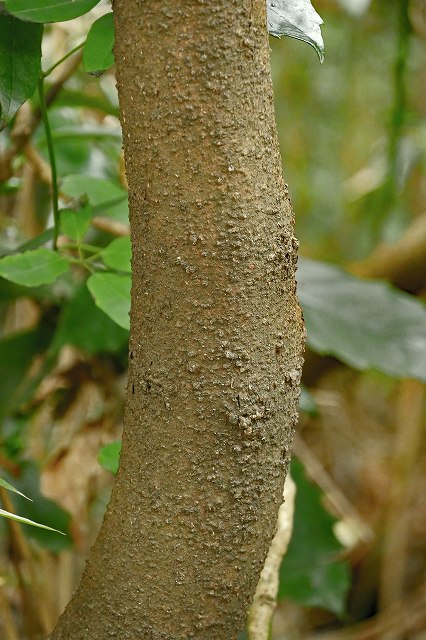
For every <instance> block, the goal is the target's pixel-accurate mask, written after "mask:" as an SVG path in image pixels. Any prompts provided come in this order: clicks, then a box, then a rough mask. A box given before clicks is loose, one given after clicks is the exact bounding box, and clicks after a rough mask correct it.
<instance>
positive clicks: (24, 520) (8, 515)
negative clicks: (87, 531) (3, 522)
mask: <svg viewBox="0 0 426 640" xmlns="http://www.w3.org/2000/svg"><path fill="white" fill-rule="evenodd" d="M0 516H2V517H3V518H8V519H9V520H16V522H20V523H21V524H30V525H31V526H32V527H39V529H47V530H48V531H55V533H60V534H61V536H64V535H65V533H63V532H62V531H59V530H58V529H53V528H52V527H48V526H46V525H45V524H40V522H35V521H34V520H30V519H29V518H23V517H22V516H18V515H16V514H15V513H10V512H9V511H5V510H4V509H0Z"/></svg>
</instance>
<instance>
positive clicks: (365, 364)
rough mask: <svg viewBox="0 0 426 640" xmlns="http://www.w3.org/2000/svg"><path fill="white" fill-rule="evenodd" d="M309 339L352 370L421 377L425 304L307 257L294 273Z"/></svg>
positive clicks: (424, 375)
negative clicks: (370, 370) (369, 370)
mask: <svg viewBox="0 0 426 640" xmlns="http://www.w3.org/2000/svg"><path fill="white" fill-rule="evenodd" d="M297 280H298V283H299V297H300V302H301V305H302V308H303V313H304V316H305V320H306V326H307V330H308V344H309V346H310V347H311V348H312V349H313V350H314V351H317V352H318V353H321V354H330V355H334V356H336V357H337V358H339V359H340V360H342V361H343V362H346V363H347V364H349V365H350V366H352V367H354V368H355V369H361V370H365V369H376V370H378V371H381V372H382V373H386V374H388V375H390V376H394V377H397V378H416V379H418V380H421V381H423V382H426V367H425V362H426V306H425V305H424V304H423V303H422V302H420V301H418V300H416V299H415V298H413V297H412V296H410V295H408V294H405V293H402V292H401V291H398V290H397V289H395V288H393V287H391V286H390V285H389V284H387V283H385V282H382V281H372V280H362V279H360V278H355V277H354V276H351V275H349V274H348V273H346V272H345V271H343V270H342V269H339V268H338V267H335V266H332V265H330V264H325V263H323V262H318V261H315V260H308V259H306V258H304V259H302V260H300V263H299V269H298V272H297Z"/></svg>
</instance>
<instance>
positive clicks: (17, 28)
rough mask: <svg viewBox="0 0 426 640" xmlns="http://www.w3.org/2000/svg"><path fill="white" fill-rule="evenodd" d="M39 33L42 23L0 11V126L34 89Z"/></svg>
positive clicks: (39, 44) (39, 67) (41, 31)
mask: <svg viewBox="0 0 426 640" xmlns="http://www.w3.org/2000/svg"><path fill="white" fill-rule="evenodd" d="M42 36H43V26H42V25H38V24H29V23H26V22H22V21H21V20H17V19H16V18H14V17H13V16H8V15H0V111H1V113H0V116H1V119H0V129H3V128H4V127H5V126H6V124H7V123H8V122H9V120H10V119H11V118H12V117H13V115H14V114H15V112H16V111H17V110H18V109H19V107H20V106H21V105H22V104H23V103H24V102H25V100H28V98H31V96H32V95H33V93H34V91H35V90H36V87H37V81H38V79H39V77H40V69H41V63H40V60H41V39H42Z"/></svg>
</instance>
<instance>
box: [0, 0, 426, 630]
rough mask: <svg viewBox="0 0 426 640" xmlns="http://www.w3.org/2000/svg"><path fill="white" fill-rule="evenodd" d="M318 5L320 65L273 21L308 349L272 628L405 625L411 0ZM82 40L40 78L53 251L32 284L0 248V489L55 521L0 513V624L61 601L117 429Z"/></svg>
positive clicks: (70, 42) (420, 480)
mask: <svg viewBox="0 0 426 640" xmlns="http://www.w3.org/2000/svg"><path fill="white" fill-rule="evenodd" d="M315 8H316V9H317V10H318V11H319V13H320V14H321V16H322V17H323V19H324V22H325V25H324V27H323V35H324V39H325V43H326V61H325V63H324V65H322V66H320V65H319V64H318V61H317V60H316V59H315V54H314V52H313V50H312V49H310V48H309V47H307V46H306V45H304V44H303V43H301V42H298V41H294V40H290V39H287V38H285V39H282V40H280V41H278V40H272V39H271V46H272V71H273V80H274V88H275V96H276V114H277V124H278V129H279V135H280V142H281V147H282V156H283V159H284V174H285V177H286V180H287V182H288V184H289V189H290V194H291V197H292V201H293V206H294V209H295V213H296V230H297V236H298V238H299V240H300V253H301V255H302V256H304V257H305V260H304V261H303V260H302V261H301V266H300V272H299V280H300V296H301V301H302V305H303V307H304V312H305V316H306V320H307V325H308V341H309V347H310V348H309V350H308V352H307V357H306V366H305V372H304V385H305V388H304V391H303V394H302V403H301V419H300V428H299V431H298V434H297V436H296V441H295V464H294V465H293V470H292V473H293V476H294V478H295V480H296V484H297V488H298V493H297V498H296V515H295V534H294V536H293V539H292V541H291V544H290V547H289V550H288V553H287V555H286V557H285V559H284V562H283V565H282V567H281V574H280V576H281V580H280V591H279V606H278V609H277V613H276V616H275V619H274V623H273V628H272V630H271V637H273V638H274V639H276V640H278V639H282V640H283V639H289V640H293V639H294V640H296V639H298V638H304V639H306V638H310V637H318V636H321V637H322V638H325V639H326V640H334V639H335V640H338V639H340V638H342V639H343V638H347V637H350V638H359V639H361V638H365V639H367V638H386V639H389V638H391V639H395V640H397V639H399V638H400V639H401V640H402V639H404V638H410V639H411V638H415V639H417V640H421V638H424V637H425V634H426V607H425V604H426V588H425V571H426V554H425V546H426V536H425V533H426V502H425V496H426V490H425V489H426V456H425V447H424V444H425V438H424V424H425V421H424V416H425V394H424V382H425V380H426V364H425V362H426V360H425V357H424V356H425V354H426V312H425V308H424V304H423V302H422V299H424V295H425V290H426V289H425V285H426V211H425V205H424V203H425V196H426V178H425V147H426V44H425V43H426V7H425V4H424V2H423V1H422V0H394V1H393V2H389V1H385V0H372V1H371V2H368V0H317V1H316V2H315ZM107 11H108V5H107V3H103V2H101V3H100V5H98V6H96V7H95V8H94V9H93V10H92V11H91V12H90V13H88V14H86V15H85V16H82V17H81V18H78V19H76V20H72V21H69V22H64V23H55V24H53V25H46V27H45V33H44V38H43V60H42V68H43V69H45V70H46V69H48V68H49V67H50V66H51V65H53V64H55V63H56V61H58V60H59V59H60V58H61V57H62V56H63V55H65V54H66V53H67V52H68V51H70V50H71V49H72V48H73V47H75V46H76V45H78V44H79V43H80V42H82V41H83V40H84V38H85V37H86V35H87V31H88V29H89V27H90V25H91V24H92V23H93V22H94V21H95V20H96V19H97V18H98V17H99V16H100V15H101V14H103V13H105V12H107ZM81 56H82V51H81V50H79V51H77V52H76V53H75V54H74V55H73V56H71V57H70V58H69V59H67V60H66V61H65V62H64V63H63V64H61V65H59V66H58V67H57V68H56V69H55V70H54V71H52V73H51V74H49V75H48V77H47V78H46V80H45V88H46V96H47V97H48V103H49V109H48V117H49V122H50V126H51V129H52V138H53V146H54V151H55V157H56V163H57V172H58V184H59V196H60V201H59V202H60V206H61V208H62V209H63V210H64V212H62V213H61V214H60V216H61V234H60V236H59V239H58V246H59V251H60V252H61V254H62V255H63V256H66V257H67V260H69V261H72V268H71V270H69V269H68V267H67V269H68V270H67V271H66V273H64V274H63V275H60V276H59V277H58V278H54V279H53V281H52V282H51V283H46V284H41V285H40V286H33V287H31V288H28V287H25V286H22V285H20V284H17V283H16V282H12V281H11V278H10V277H9V276H8V275H7V273H5V272H4V266H3V272H2V273H3V275H4V276H6V277H4V278H1V279H0V321H1V334H0V335H1V337H0V372H1V379H2V384H1V389H0V401H1V407H0V419H1V430H0V466H1V471H0V476H1V477H3V478H5V479H6V480H8V481H9V482H12V483H13V484H14V486H16V487H17V488H18V489H19V490H21V491H23V492H24V493H25V494H26V495H29V496H31V497H32V498H33V503H30V502H28V501H26V500H25V499H24V498H21V497H19V496H16V495H15V494H10V493H8V492H7V491H6V490H4V489H3V488H0V498H1V501H2V503H3V504H2V506H3V507H4V509H6V510H8V511H12V512H16V513H19V514H21V515H25V516H26V517H29V518H31V519H34V520H38V521H41V522H43V523H45V524H47V525H49V526H52V527H54V528H56V529H60V530H61V531H65V532H66V533H67V536H66V537H62V536H59V535H57V534H54V533H51V532H48V531H43V530H39V529H35V528H30V527H27V526H21V525H19V524H18V523H16V522H13V521H10V520H3V519H2V520H1V521H0V546H1V557H0V618H1V620H0V635H1V637H4V638H6V639H7V640H16V639H17V638H18V639H22V640H37V639H38V638H41V637H44V636H45V635H46V634H47V633H48V631H49V630H50V629H51V628H52V626H53V625H54V622H55V619H56V617H57V615H58V614H59V613H60V611H61V610H62V608H63V607H64V605H65V603H66V602H67V600H68V599H69V597H70V595H71V593H72V590H73V588H74V586H75V584H76V582H77V580H78V577H79V574H80V572H81V570H82V567H83V565H84V559H85V558H86V556H87V554H88V552H89V549H90V546H91V544H92V542H93V540H94V538H95V535H96V532H97V529H98V527H99V524H100V520H101V517H102V513H103V510H104V508H105V505H106V502H107V500H108V496H109V492H110V489H111V486H112V482H113V475H112V473H111V470H114V468H115V464H116V460H117V450H118V449H117V445H115V444H113V445H112V447H108V446H107V447H105V445H108V444H109V443H114V442H116V441H117V440H119V438H120V433H121V421H122V410H123V401H124V389H125V383H126V362H127V344H126V343H127V330H126V328H125V327H126V322H127V319H126V318H127V316H126V314H127V311H126V309H127V307H126V304H127V302H126V296H127V298H128V291H127V293H126V286H127V284H125V285H124V289H120V288H119V287H118V289H117V288H114V287H113V286H112V284H114V286H115V284H116V283H117V282H118V281H117V280H114V279H113V280H109V281H108V280H105V279H104V280H102V278H103V277H104V276H105V274H109V276H110V275H113V276H114V277H116V278H119V282H120V283H121V284H123V283H124V282H126V283H127V282H128V271H129V263H128V258H129V256H128V240H126V237H127V234H128V227H127V202H126V197H125V187H126V183H125V176H124V167H123V160H122V156H121V138H120V129H119V122H118V102H117V95H116V90H115V82H114V74H113V68H112V69H109V70H107V71H106V72H105V73H104V74H103V75H101V76H100V77H96V76H94V75H89V74H88V73H87V72H86V71H85V69H84V67H83V65H82V63H81ZM85 62H86V63H87V61H85ZM86 66H87V64H86ZM49 101H50V102H49ZM38 108H39V96H38V95H37V93H36V94H35V95H34V97H33V98H32V99H31V100H30V101H28V102H26V103H25V104H24V105H23V106H22V107H21V109H20V110H19V111H18V113H17V115H16V116H15V118H14V119H13V120H12V121H11V122H10V123H9V125H8V126H7V127H6V128H5V130H4V131H3V132H2V133H1V134H0V179H1V185H0V226H1V243H2V254H3V255H5V256H6V255H8V256H10V255H19V254H20V253H22V245H23V244H24V246H25V248H27V249H34V248H35V247H36V246H42V245H43V240H46V238H45V236H42V237H41V238H40V234H43V233H44V232H45V230H46V228H51V226H52V199H51V193H50V192H51V185H52V174H51V166H50V165H49V154H48V147H47V140H46V132H45V129H44V128H43V126H42V122H41V120H40V118H38V122H37V126H35V127H33V123H34V114H36V115H37V113H38V111H37V109H38ZM67 216H68V217H67ZM77 219H78V223H76V220H77ZM76 224H77V229H76V227H75V225H76ZM34 238H39V240H36V242H35V244H34V243H33V244H30V245H28V244H27V245H25V243H28V242H31V241H32V239H34ZM70 239H71V242H70ZM118 239H119V240H118ZM117 240H118V242H119V243H118V245H117V244H114V245H112V247H113V248H114V251H112V249H111V243H112V242H115V243H117ZM83 245H85V246H87V247H91V248H92V249H85V247H84V246H83ZM50 246H51V234H50V237H49V240H48V242H47V243H46V247H50ZM107 246H110V249H109V250H108V251H107V252H106V253H105V247H107ZM19 247H21V248H20V249H18V248H19ZM16 250H17V253H14V252H15V251H16ZM111 256H112V257H111ZM312 259H314V260H320V261H322V262H323V263H328V265H327V264H322V263H318V262H311V261H310V260H312ZM1 264H3V265H4V264H7V262H3V263H2V262H1V260H0V272H1V269H2V267H1ZM332 265H340V266H342V267H344V268H345V269H347V270H348V271H349V272H351V273H352V274H357V275H362V276H364V277H367V278H371V277H374V278H376V279H386V280H389V281H391V282H393V283H394V284H395V285H396V286H397V287H399V289H400V290H403V291H404V292H406V293H405V294H402V293H400V292H397V291H396V290H390V289H389V288H388V287H385V286H384V285H382V284H374V285H372V284H371V283H369V282H368V280H365V279H362V280H361V279H359V278H357V279H356V280H354V279H352V278H349V276H347V275H345V274H344V273H343V272H342V271H340V270H339V269H336V268H335V267H333V266H332ZM93 271H94V272H96V273H94V274H93V273H92V272H93ZM94 275H95V276H96V277H97V280H96V279H95V280H93V277H94ZM88 276H89V277H90V278H91V279H92V280H91V282H92V284H93V282H95V285H93V286H89V289H90V291H89V289H88V288H87V287H86V285H85V282H86V279H87V277H88ZM99 277H100V278H101V285H102V286H101V292H100V289H99V286H96V283H97V285H99ZM121 284H120V286H121ZM103 285H105V286H103ZM116 289H117V290H118V295H115V294H116V293H117V291H116ZM102 291H103V293H102ZM91 293H92V294H94V297H93V296H92V295H91ZM94 298H95V300H96V302H97V305H98V306H97V305H96V304H95V302H94ZM99 307H100V308H99ZM102 309H103V310H102ZM104 312H106V313H107V314H109V315H106V313H104ZM111 316H112V319H111ZM117 322H118V324H117ZM120 325H121V326H120ZM99 454H100V460H101V462H102V465H103V466H102V465H101V464H100V463H99V461H98V456H99ZM106 469H109V471H108V470H106Z"/></svg>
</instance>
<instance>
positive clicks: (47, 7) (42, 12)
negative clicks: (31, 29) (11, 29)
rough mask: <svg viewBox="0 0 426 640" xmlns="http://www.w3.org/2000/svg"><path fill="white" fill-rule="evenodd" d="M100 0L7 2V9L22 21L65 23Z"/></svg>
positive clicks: (20, 0) (9, 0) (14, 0)
mask: <svg viewBox="0 0 426 640" xmlns="http://www.w3.org/2000/svg"><path fill="white" fill-rule="evenodd" d="M99 1H100V0H5V4H6V9H7V10H8V11H9V13H11V14H13V15H14V16H16V17H17V18H20V20H29V21H31V22H63V21H64V20H72V19H73V18H78V16H82V15H83V14H84V13H87V12H88V11H90V9H93V7H94V6H95V5H97V4H98V3H99Z"/></svg>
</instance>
